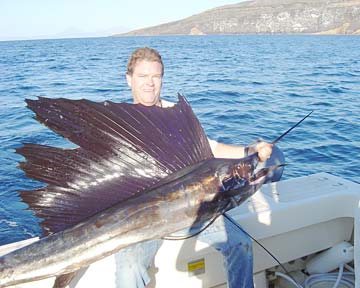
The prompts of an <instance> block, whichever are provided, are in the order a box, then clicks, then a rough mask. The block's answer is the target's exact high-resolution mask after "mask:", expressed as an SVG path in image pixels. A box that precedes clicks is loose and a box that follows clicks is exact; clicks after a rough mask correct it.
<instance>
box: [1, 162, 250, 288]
mask: <svg viewBox="0 0 360 288" xmlns="http://www.w3.org/2000/svg"><path fill="white" fill-rule="evenodd" d="M235 166H237V165H236V164H235V163H234V160H233V159H229V160H225V159H221V160H219V159H214V158H212V159H209V160H205V161H203V163H201V165H195V166H194V167H189V168H188V169H187V173H186V174H185V175H184V171H180V173H174V174H172V175H171V181H169V182H167V183H164V184H161V185H160V186H159V187H157V188H155V189H152V190H150V191H148V192H146V193H144V194H142V195H139V196H136V197H133V198H131V199H128V200H127V201H125V202H122V203H119V204H118V205H115V206H113V207H111V208H110V209H107V210H105V211H103V212H101V213H99V214H97V215H95V216H94V217H91V218H90V219H88V220H87V221H85V222H83V223H80V224H78V225H76V226H74V227H72V228H69V229H67V230H64V231H62V232H58V233H56V234H54V235H50V236H48V237H46V238H43V239H41V240H39V241H38V242H35V243H34V244H31V245H29V246H27V247H24V248H22V249H19V250H17V251H14V252H12V253H10V254H8V255H5V256H3V257H1V258H0V287H6V286H9V285H14V284H18V283H24V282H29V281H35V280H40V279H44V278H48V277H52V276H56V275H61V274H67V273H69V272H73V271H76V270H78V269H80V268H81V267H85V266H88V265H90V264H91V263H93V262H95V261H98V260H100V259H102V258H104V257H106V256H109V255H111V254H113V253H115V252H117V251H119V250H120V249H122V248H124V247H127V246H129V245H131V244H135V243H139V242H142V241H145V240H149V239H155V238H161V237H164V236H167V235H169V234H171V233H173V232H176V231H178V230H181V229H183V228H185V227H189V226H191V225H193V224H195V222H196V221H197V222H203V221H206V220H209V219H211V218H212V217H213V216H214V215H215V213H216V211H215V210H214V209H215V207H216V209H218V208H219V207H222V206H223V207H224V206H225V203H227V201H228V200H229V199H227V197H226V195H225V194H226V193H225V191H223V187H222V185H221V180H222V177H223V175H224V173H226V174H229V173H230V171H232V170H233V169H234V167H235ZM194 172H196V173H194ZM177 174H178V175H177ZM249 187H250V186H249ZM219 193H224V197H218V196H219ZM184 195H186V196H185V197H184ZM189 199H190V201H189ZM212 201H216V203H211V202H212ZM204 203H211V204H214V205H212V207H214V209H201V205H204ZM209 207H211V206H208V208H209ZM199 211H202V214H200V215H199ZM169 213H171V216H170V214H169ZM30 255H31V257H29V256H30ZM14 267H16V269H14Z"/></svg>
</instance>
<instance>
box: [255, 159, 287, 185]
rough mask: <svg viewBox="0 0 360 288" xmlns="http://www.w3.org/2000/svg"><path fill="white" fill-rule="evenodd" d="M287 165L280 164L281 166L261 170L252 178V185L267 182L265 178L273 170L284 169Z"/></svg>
mask: <svg viewBox="0 0 360 288" xmlns="http://www.w3.org/2000/svg"><path fill="white" fill-rule="evenodd" d="M284 166H286V164H279V165H273V166H269V167H265V168H261V169H260V170H259V171H257V172H256V173H255V174H254V175H253V176H251V178H250V183H251V184H252V185H254V184H258V183H259V182H261V181H265V177H266V176H267V175H268V174H269V173H270V172H271V171H273V170H276V169H278V168H280V167H284Z"/></svg>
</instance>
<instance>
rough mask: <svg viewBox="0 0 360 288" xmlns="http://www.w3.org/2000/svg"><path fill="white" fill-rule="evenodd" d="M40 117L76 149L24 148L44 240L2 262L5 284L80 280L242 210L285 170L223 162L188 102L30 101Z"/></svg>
mask: <svg viewBox="0 0 360 288" xmlns="http://www.w3.org/2000/svg"><path fill="white" fill-rule="evenodd" d="M26 103H27V106H28V108H30V109H31V110H32V111H33V112H34V113H35V115H36V116H35V119H36V120H38V121H39V122H41V123H43V124H44V125H46V126H47V127H48V128H50V129H51V130H53V131H55V132H56V133H58V134H60V135H61V136H63V137H64V138H66V139H68V140H69V141H71V142H73V143H74V144H76V145H77V148H73V149H63V148H58V147H51V146H46V145H39V144H33V143H25V144H23V146H22V147H21V148H18V149H17V151H16V152H17V153H19V154H21V155H22V156H24V158H25V161H24V162H21V163H20V165H19V166H20V168H21V169H22V170H23V171H24V172H25V174H26V176H27V177H29V178H32V179H35V180H38V181H41V182H43V183H45V184H46V186H44V187H41V188H38V189H36V190H31V191H21V192H20V196H21V198H22V200H23V201H24V202H25V203H27V204H28V206H29V209H31V210H32V211H33V212H34V213H35V215H36V216H38V217H40V218H41V219H42V222H40V225H41V227H42V233H43V234H42V237H41V239H40V240H39V241H36V242H35V243H33V244H30V245H28V246H25V247H23V248H21V249H18V250H16V251H13V252H11V253H9V254H7V255H4V256H2V257H0V287H7V286H10V285H14V284H19V283H25V282H30V281H36V280H41V279H44V278H48V277H53V276H61V275H71V274H72V273H74V272H76V271H77V270H79V269H80V268H81V267H86V266H88V265H90V264H91V263H93V262H95V261H97V260H100V259H102V258H104V257H106V256H108V255H111V254H113V253H116V252H117V251H119V250H121V249H123V248H125V247H127V246H130V245H132V244H135V243H139V242H142V241H146V240H150V239H160V238H163V237H166V236H167V235H170V234H172V233H173V232H176V231H179V230H181V229H183V228H186V227H189V226H191V225H194V224H199V223H200V224H201V223H205V222H206V221H209V220H211V219H213V218H214V217H215V216H217V215H219V213H224V212H226V211H227V210H229V209H231V208H233V207H235V206H237V205H240V204H241V203H243V202H244V201H245V200H246V199H248V198H249V197H250V196H251V195H253V194H254V193H255V192H256V191H257V190H258V189H259V188H260V187H261V185H262V184H263V183H264V181H265V178H266V175H268V173H269V172H270V171H272V170H274V169H277V168H278V167H279V166H281V165H278V166H272V167H266V168H262V169H257V170H256V167H257V164H258V162H259V157H258V155H257V153H255V154H252V155H250V156H248V157H245V158H241V159H218V158H214V156H213V154H212V152H211V148H210V146H209V142H208V139H207V137H206V135H205V132H204V129H203V128H202V126H201V124H200V122H199V120H198V119H197V117H196V116H195V114H194V112H193V111H192V109H191V107H190V105H189V103H188V102H187V100H186V99H185V98H184V97H182V96H181V95H179V99H178V102H177V103H176V104H175V105H174V106H173V107H169V108H160V107H155V106H154V107H145V106H142V105H140V104H129V103H115V102H111V101H105V102H93V101H89V100H85V99H82V100H69V99H64V98H59V99H49V98H38V99H37V100H28V99H27V100H26Z"/></svg>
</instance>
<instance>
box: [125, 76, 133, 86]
mask: <svg viewBox="0 0 360 288" xmlns="http://www.w3.org/2000/svg"><path fill="white" fill-rule="evenodd" d="M131 80H132V77H131V75H129V74H127V73H126V81H127V83H128V85H129V87H130V88H131Z"/></svg>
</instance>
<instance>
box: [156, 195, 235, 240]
mask: <svg viewBox="0 0 360 288" xmlns="http://www.w3.org/2000/svg"><path fill="white" fill-rule="evenodd" d="M230 204H231V201H229V202H228V203H227V204H226V206H225V207H224V208H223V209H222V210H221V211H220V213H219V212H217V215H215V216H214V218H212V219H211V220H210V222H209V223H208V224H206V225H205V226H204V227H203V228H201V229H200V230H199V231H197V232H195V233H194V234H191V235H182V236H181V235H180V236H171V235H170V236H166V237H162V239H164V240H186V239H189V238H192V237H195V236H197V235H199V234H200V233H202V232H204V231H205V230H206V229H207V228H209V227H210V225H211V224H213V223H214V222H215V220H216V219H217V218H219V216H220V215H223V214H224V211H226V210H227V208H229V206H230Z"/></svg>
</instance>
